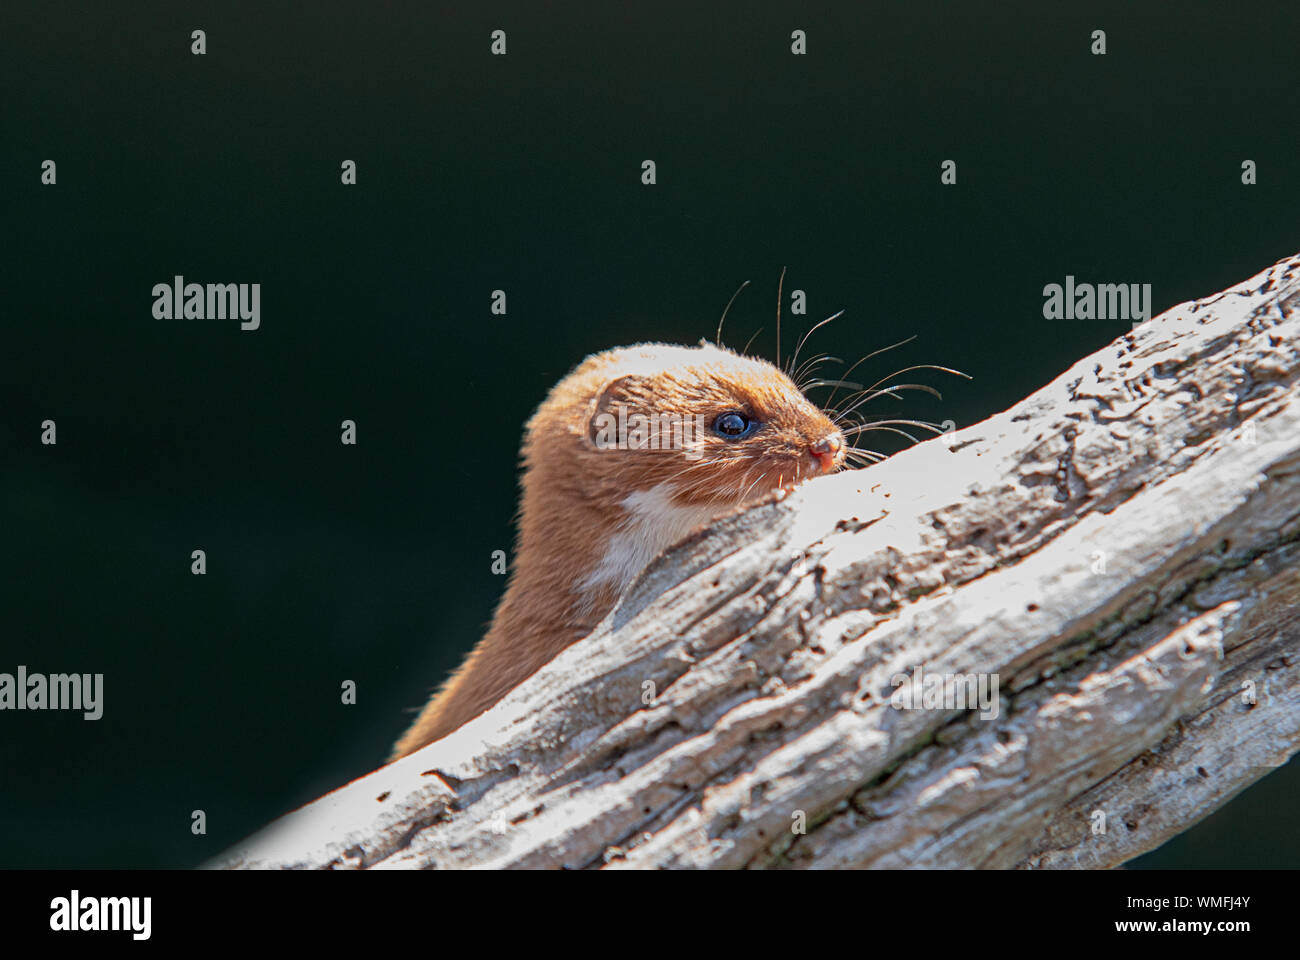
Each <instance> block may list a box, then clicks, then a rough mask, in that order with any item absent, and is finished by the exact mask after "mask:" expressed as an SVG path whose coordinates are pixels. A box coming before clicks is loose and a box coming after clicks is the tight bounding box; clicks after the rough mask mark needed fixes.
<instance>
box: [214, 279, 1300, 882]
mask: <svg viewBox="0 0 1300 960" xmlns="http://www.w3.org/2000/svg"><path fill="white" fill-rule="evenodd" d="M1298 304H1300V255H1298V256H1296V257H1291V258H1288V259H1286V260H1283V261H1281V262H1279V263H1278V264H1276V265H1274V266H1273V267H1271V268H1269V269H1268V270H1266V271H1264V272H1263V273H1260V274H1259V275H1258V276H1255V277H1252V278H1251V279H1250V280H1247V281H1245V282H1244V283H1242V284H1240V285H1238V286H1236V287H1233V288H1231V289H1230V290H1226V291H1224V292H1223V293H1220V294H1217V295H1215V296H1211V297H1208V298H1206V299H1204V300H1199V301H1195V302H1191V303H1184V304H1180V305H1178V306H1176V307H1173V308H1172V309H1170V310H1168V311H1166V312H1165V313H1164V314H1162V315H1160V316H1158V317H1155V318H1153V319H1152V320H1150V321H1148V322H1145V323H1143V324H1141V325H1140V326H1138V327H1136V328H1135V329H1133V330H1132V332H1131V333H1127V334H1125V335H1124V336H1122V337H1120V338H1119V339H1117V340H1115V341H1114V342H1113V343H1111V344H1109V345H1108V346H1106V347H1105V348H1103V349H1101V350H1099V351H1097V352H1096V353H1095V354H1093V355H1092V356H1090V357H1087V358H1085V359H1083V360H1081V361H1079V362H1078V363H1076V364H1075V365H1074V366H1073V367H1072V368H1071V369H1069V370H1068V371H1066V372H1065V373H1063V374H1062V375H1061V376H1059V377H1058V378H1057V379H1056V380H1054V381H1053V382H1052V383H1050V384H1049V385H1047V386H1046V387H1044V388H1043V389H1041V390H1039V391H1038V392H1037V393H1035V394H1033V395H1032V396H1030V397H1029V398H1028V399H1026V400H1025V401H1023V402H1022V403H1020V404H1018V405H1017V406H1016V407H1014V408H1013V409H1011V410H1008V411H1006V412H1004V413H1002V414H999V415H997V416H994V417H991V418H990V419H988V420H986V421H984V422H982V423H979V424H976V425H975V426H972V427H969V428H967V429H964V430H961V431H959V432H956V433H950V434H947V435H944V436H941V437H936V438H934V439H932V440H929V441H927V442H925V443H921V444H919V445H917V446H915V447H913V448H911V449H909V450H907V451H905V452H903V453H900V454H898V455H896V456H894V457H892V458H891V459H889V460H888V461H886V462H885V463H883V464H881V465H879V466H875V467H872V468H870V469H869V470H864V471H854V472H848V473H842V474H837V475H835V476H831V477H826V478H823V479H819V480H815V481H811V482H809V483H806V484H804V485H802V486H801V487H799V488H797V489H796V490H795V491H794V492H793V493H792V494H790V495H789V496H786V497H784V498H782V499H779V500H774V501H771V502H768V503H765V504H762V505H760V506H757V507H755V508H752V509H749V510H747V511H744V512H742V513H739V514H737V515H734V516H732V517H729V518H726V519H724V520H723V521H721V522H718V523H717V524H715V525H714V526H713V527H712V528H711V529H708V530H706V531H701V532H699V533H697V534H696V535H695V536H693V537H692V538H690V539H689V540H688V541H686V542H684V543H682V544H680V545H678V546H677V547H675V548H674V549H672V550H671V551H669V552H668V553H667V554H665V555H664V556H662V557H660V558H659V559H658V560H657V561H655V562H654V563H652V564H651V566H650V567H649V568H648V569H647V570H646V571H645V572H644V573H643V574H642V576H641V577H640V578H639V580H638V581H637V583H636V584H634V585H633V587H632V588H631V589H630V590H629V591H628V593H627V595H626V596H625V597H624V598H623V599H622V600H621V601H620V603H619V604H618V606H617V607H616V608H615V610H614V611H613V612H612V613H611V614H610V616H609V617H608V618H607V619H606V621H605V622H604V623H603V624H602V625H601V626H600V627H599V628H598V629H597V630H596V631H595V632H594V633H593V634H592V635H591V636H589V637H587V638H586V639H584V640H582V641H580V642H579V643H576V644H574V645H573V646H572V647H570V648H569V649H568V650H566V651H565V652H564V653H563V654H561V655H560V656H559V657H558V658H557V659H556V660H555V661H553V662H552V663H551V664H550V665H548V666H547V667H545V668H544V669H543V670H541V671H540V672H539V673H537V674H536V675H534V676H533V677H532V678H530V679H529V680H528V681H527V682H525V683H524V684H523V685H522V686H520V687H519V688H517V689H516V690H515V691H514V692H513V693H512V694H510V695H509V696H508V697H507V698H506V699H505V700H503V701H502V702H501V703H500V704H498V705H497V706H496V707H494V708H493V709H492V710H490V711H488V712H487V713H485V714H484V715H482V716H480V717H479V718H478V719H476V720H474V721H472V722H471V723H469V724H468V725H466V726H465V727H463V728H461V729H460V730H459V731H457V732H456V733H454V734H452V735H451V736H449V737H447V738H446V739H444V740H442V741H440V742H438V743H434V744H431V745H430V746H428V747H426V748H424V749H422V750H420V751H418V752H417V753H415V754H413V755H411V756H410V757H407V758H405V759H403V760H401V761H399V762H397V763H394V764H391V765H389V766H386V767H383V768H381V769H379V770H376V771H375V772H373V773H371V774H369V775H367V776H365V777H362V778H360V779H358V780H356V781H354V782H352V783H350V784H348V785H347V786H345V787H343V788H341V789H339V790H336V791H334V792H333V793H331V794H329V795H327V796H325V797H322V798H321V799H320V800H317V801H315V802H314V803H311V804H308V805H307V806H305V807H303V808H302V809H300V810H298V811H295V812H293V813H291V814H289V815H287V816H285V817H282V818H281V819H280V820H278V821H276V822H275V823H273V824H271V825H270V826H269V827H267V828H266V829H265V830H263V831H262V832H261V833H259V834H257V835H256V836H254V837H252V838H250V839H249V840H247V841H245V842H244V843H242V844H240V845H239V846H238V847H237V848H235V849H233V850H231V851H229V852H228V853H227V854H225V855H224V856H223V857H221V858H220V859H218V860H217V861H215V862H214V863H213V864H211V866H216V867H320V868H339V867H372V868H373V867H382V868H401V867H470V866H475V867H558V866H568V867H601V866H603V867H791V866H793V867H1012V866H1022V867H1060V866H1066V867H1070V866H1087V867H1108V866H1113V865H1116V864H1119V863H1122V862H1123V861H1125V860H1128V859H1131V858H1132V857H1134V856H1136V855H1138V854H1140V853H1143V852H1145V851H1148V850H1151V849H1153V848H1154V847H1156V846H1157V845H1159V844H1160V843H1162V842H1164V841H1165V840H1166V839H1167V838H1168V837H1170V836H1172V835H1174V834H1176V833H1178V832H1179V831H1182V830H1185V829H1186V828H1188V827H1189V826H1191V825H1192V824H1193V823H1195V822H1196V821H1197V820H1199V819H1201V818H1202V817H1204V816H1206V815H1207V814H1209V813H1211V812H1212V811H1213V810H1215V809H1216V808H1217V807H1219V806H1220V805H1222V804H1223V803H1224V802H1225V801H1226V800H1227V799H1229V798H1230V797H1232V796H1233V795H1234V794H1235V793H1237V792H1238V791H1240V790H1242V789H1243V788H1245V787H1246V786H1248V785H1249V784H1250V783H1251V782H1253V781H1254V780H1256V779H1258V778H1259V777H1261V776H1262V775H1264V774H1265V773H1267V772H1268V771H1270V770H1271V769H1272V768H1274V767H1276V766H1278V765H1280V764H1281V763H1283V762H1284V761H1285V760H1286V759H1287V758H1288V757H1289V756H1290V755H1291V754H1293V753H1294V752H1296V750H1297V749H1300V564H1298V563H1297V560H1300V391H1298V390H1297V378H1298V377H1300V348H1298V347H1297V344H1300V313H1297V310H1296V307H1297V305H1298ZM918 666H919V667H920V668H921V669H922V670H923V671H924V674H923V676H924V677H929V678H930V681H931V682H934V681H935V679H936V678H937V679H938V680H943V679H945V678H960V677H963V676H966V675H977V676H976V679H977V680H978V679H979V678H980V677H983V678H984V679H985V680H987V682H988V683H989V684H990V685H991V684H992V682H993V681H994V680H996V681H997V692H998V696H997V698H996V700H995V701H994V705H995V706H996V711H994V710H993V709H989V710H984V711H981V710H980V709H978V708H975V709H971V708H969V706H967V705H964V704H962V703H961V702H960V701H953V700H951V699H950V700H949V701H947V704H946V705H945V704H944V703H943V702H939V703H935V704H931V705H930V707H929V708H926V704H925V701H924V699H923V698H921V697H918V700H919V701H920V702H919V704H918V705H919V707H920V708H919V709H904V708H903V707H902V705H901V703H900V697H901V696H902V695H903V693H905V692H906V691H908V690H909V689H912V687H911V685H910V684H911V681H912V680H916V681H918V684H917V685H916V691H917V692H918V694H919V693H921V692H922V691H923V690H924V689H925V684H924V683H920V682H919V681H921V680H922V678H923V676H922V675H920V674H915V673H914V671H915V668H917V667H918ZM905 677H906V678H909V679H908V682H906V683H903V682H901V681H903V680H904V678H905ZM989 689H990V691H991V689H992V688H991V686H990V688H989ZM963 707H965V708H963ZM994 712H996V715H991V714H993V713H994Z"/></svg>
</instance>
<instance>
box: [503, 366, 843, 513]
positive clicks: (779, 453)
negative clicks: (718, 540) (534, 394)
mask: <svg viewBox="0 0 1300 960" xmlns="http://www.w3.org/2000/svg"><path fill="white" fill-rule="evenodd" d="M548 404H555V406H556V408H557V412H558V411H563V412H564V414H565V416H563V417H562V420H563V423H562V424H561V423H554V422H552V423H550V424H546V423H543V422H541V421H544V420H546V419H548V418H547V417H545V416H544V414H545V413H546V411H547V405H543V408H542V410H540V411H539V412H538V416H537V417H535V418H534V423H532V424H530V442H529V445H528V447H527V448H526V450H525V456H526V457H529V458H532V457H535V456H537V455H538V454H539V453H540V449H539V443H542V444H546V445H547V446H548V447H550V446H551V444H550V443H548V442H547V440H546V439H545V434H547V433H549V434H550V436H551V440H552V442H553V441H554V440H555V439H558V438H556V437H555V436H554V433H555V428H556V427H562V428H563V431H564V433H565V434H566V435H567V436H566V440H565V442H563V443H559V444H556V446H558V447H559V448H560V449H559V450H557V449H555V448H554V447H551V449H550V450H549V451H548V456H549V455H550V454H555V453H560V455H561V456H562V457H564V458H565V459H566V460H567V470H566V473H568V474H569V476H568V483H567V485H568V486H569V487H571V488H572V489H574V490H575V492H577V491H580V492H581V496H583V497H584V498H587V499H590V500H594V501H603V500H610V499H614V500H618V501H622V500H623V499H625V498H626V497H627V496H628V495H629V494H632V493H635V492H638V491H640V492H646V491H649V490H655V491H657V496H659V497H660V498H661V499H663V500H665V501H666V502H668V503H671V504H674V505H677V506H683V507H697V508H702V507H706V506H712V507H716V508H717V509H718V512H721V511H722V510H725V509H727V508H728V507H731V506H735V505H738V504H742V503H747V502H752V501H754V500H756V499H758V498H759V497H761V496H763V495H764V494H767V493H770V492H771V491H773V490H775V489H777V488H778V487H789V486H792V485H793V484H796V483H799V482H800V481H802V480H805V479H807V478H809V477H813V476H818V475H820V474H824V473H831V472H833V471H835V470H838V469H840V467H841V466H843V463H844V454H845V442H844V436H843V434H842V433H841V432H840V430H839V429H838V428H837V427H836V426H835V424H834V423H832V422H831V420H830V418H829V417H827V416H826V414H825V413H823V412H822V411H821V410H820V409H819V408H818V407H817V406H816V405H815V404H813V403H812V402H811V401H809V400H808V399H807V398H806V397H805V396H804V395H803V393H802V392H800V390H799V388H798V387H797V386H796V385H795V384H794V382H793V381H792V380H791V379H790V378H789V377H788V376H786V375H785V374H784V373H783V372H781V371H780V370H778V369H777V368H776V367H774V366H773V365H772V364H770V363H767V362H766V361H764V360H758V359H755V358H751V357H743V356H740V355H739V354H736V353H734V352H732V351H731V350H727V349H724V348H720V347H715V346H713V345H711V344H707V343H706V344H701V345H700V346H698V347H682V346H673V345H668V344H639V345H637V346H633V347H622V348H619V349H616V350H610V351H606V352H605V353H599V354H595V355H593V356H591V357H588V358H587V360H586V361H584V362H583V363H582V364H581V365H580V366H579V367H578V368H577V369H576V370H574V371H573V373H571V374H570V375H569V376H568V377H567V378H565V380H563V381H561V382H560V384H558V385H557V386H556V388H555V390H554V391H553V392H552V397H551V400H549V401H548ZM552 466H555V464H554V463H553V464H552Z"/></svg>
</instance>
